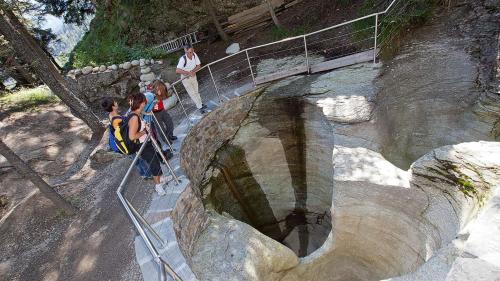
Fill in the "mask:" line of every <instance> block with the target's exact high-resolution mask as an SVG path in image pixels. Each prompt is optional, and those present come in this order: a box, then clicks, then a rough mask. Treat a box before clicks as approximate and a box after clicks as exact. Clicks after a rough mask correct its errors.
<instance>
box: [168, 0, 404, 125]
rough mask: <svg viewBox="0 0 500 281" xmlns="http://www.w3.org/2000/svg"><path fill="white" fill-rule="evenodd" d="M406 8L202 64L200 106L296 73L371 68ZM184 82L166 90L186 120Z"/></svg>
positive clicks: (188, 106)
mask: <svg viewBox="0 0 500 281" xmlns="http://www.w3.org/2000/svg"><path fill="white" fill-rule="evenodd" d="M408 5H409V2H406V1H402V0H392V1H386V2H385V3H382V4H381V5H379V6H382V7H383V8H384V10H383V11H381V12H376V13H372V14H369V15H366V16H363V17H360V18H357V19H354V20H350V21H346V22H343V23H340V24H337V25H334V26H331V27H328V28H324V29H321V30H318V31H314V32H311V33H308V34H304V35H300V36H295V37H290V38H286V39H283V40H280V41H276V42H271V43H267V44H263V45H259V46H254V47H250V48H247V49H244V50H240V51H239V52H237V53H234V54H231V55H228V56H226V57H224V58H221V59H218V60H216V61H213V62H210V63H208V64H205V65H204V66H203V67H201V68H200V69H199V70H198V71H197V78H198V82H199V87H200V89H199V92H200V94H201V96H202V99H203V101H204V103H206V102H207V101H212V103H213V101H214V100H217V101H218V102H217V104H216V105H218V104H220V103H222V102H224V101H225V100H228V99H230V98H231V97H232V96H233V95H232V93H233V92H234V91H235V90H238V89H240V88H242V87H243V86H245V85H246V86H247V87H246V89H247V90H248V89H251V88H255V87H256V86H257V85H259V84H264V83H267V82H271V81H273V80H277V79H281V78H285V77H289V76H293V75H297V74H301V73H316V72H321V71H326V70H331V69H335V68H339V67H343V66H347V65H351V64H355V63H360V62H368V61H373V63H376V61H377V57H378V54H379V51H380V49H381V48H383V47H385V46H386V45H387V44H388V42H390V39H391V38H392V37H393V36H394V35H395V32H396V31H397V30H398V28H399V27H401V25H403V24H404V22H403V21H401V20H400V19H399V16H400V15H401V13H403V12H404V11H405V9H406V8H407V7H408ZM183 79H186V78H183ZM183 79H179V80H177V81H175V82H173V83H172V84H171V85H170V89H171V90H172V92H173V93H174V94H175V95H176V96H177V99H178V100H179V103H180V109H181V110H182V111H181V112H180V113H182V114H183V116H184V117H183V118H189V116H190V115H191V113H193V112H194V111H195V110H196V108H195V106H194V103H193V102H192V101H191V100H190V99H189V97H188V95H187V92H186V91H185V89H184V87H181V86H180V84H182V81H183ZM248 85H250V86H248ZM243 88H245V87H243ZM239 94H240V93H239ZM239 94H238V95H239ZM182 97H184V98H182Z"/></svg>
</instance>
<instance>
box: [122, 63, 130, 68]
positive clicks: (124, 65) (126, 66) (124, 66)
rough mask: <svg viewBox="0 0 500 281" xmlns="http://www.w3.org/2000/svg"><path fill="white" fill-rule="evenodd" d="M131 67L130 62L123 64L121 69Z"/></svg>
mask: <svg viewBox="0 0 500 281" xmlns="http://www.w3.org/2000/svg"><path fill="white" fill-rule="evenodd" d="M131 67H132V63H130V62H125V63H123V69H130V68H131Z"/></svg>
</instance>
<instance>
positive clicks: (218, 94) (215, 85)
mask: <svg viewBox="0 0 500 281" xmlns="http://www.w3.org/2000/svg"><path fill="white" fill-rule="evenodd" d="M207 67H208V72H210V77H211V78H212V82H213V83H214V87H215V91H216V92H217V96H218V97H219V102H220V103H221V104H222V98H221V97H220V93H219V89H218V88H217V84H215V79H214V75H213V74H212V69H211V68H210V65H207Z"/></svg>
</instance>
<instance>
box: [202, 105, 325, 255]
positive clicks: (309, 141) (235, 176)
mask: <svg viewBox="0 0 500 281" xmlns="http://www.w3.org/2000/svg"><path fill="white" fill-rule="evenodd" d="M269 99H271V101H270V100H269ZM244 123H245V124H243V126H242V127H241V128H240V132H239V133H238V135H245V136H251V137H250V138H247V140H246V141H248V142H250V143H243V144H241V143H238V140H235V141H233V142H231V143H229V144H227V145H225V146H224V147H222V148H221V149H220V150H219V152H218V154H217V156H216V160H215V161H214V162H213V164H212V168H215V170H217V171H218V172H217V173H215V174H216V175H215V176H214V177H212V179H211V180H210V185H211V192H210V195H209V196H208V200H206V201H207V202H205V203H206V204H209V205H211V206H212V207H213V208H214V209H215V210H216V211H217V212H219V213H221V214H223V213H226V214H229V215H230V216H232V217H233V218H235V219H238V220H240V221H243V222H245V223H247V224H249V225H251V226H252V227H254V228H255V229H257V230H259V231H260V232H261V233H263V234H265V235H267V236H268V237H271V238H273V239H274V240H276V241H278V242H280V243H282V244H283V245H285V246H287V247H289V248H290V249H292V250H293V251H294V252H295V253H296V254H297V255H298V256H299V257H304V256H307V255H309V254H310V253H312V252H313V251H314V250H316V249H318V248H319V247H321V245H322V244H323V243H324V241H325V240H326V238H327V237H328V234H329V233H330V230H331V227H332V226H331V218H330V208H331V198H332V194H331V190H332V188H331V186H332V184H333V179H332V173H333V167H332V164H331V155H328V154H327V153H326V154H324V153H322V151H323V150H326V151H328V150H329V151H330V154H331V148H332V147H333V146H332V143H329V141H327V140H328V139H330V138H331V135H332V132H331V128H330V127H329V125H328V124H327V122H325V120H324V117H323V116H322V114H321V112H320V111H318V109H317V108H316V107H315V106H314V105H311V104H308V103H307V102H306V101H305V100H303V99H300V98H295V97H288V98H265V99H264V100H262V101H261V102H257V103H256V106H255V107H254V109H253V110H252V112H251V113H250V116H249V117H248V118H247V120H246V122H244ZM318 128H319V130H317V129H318ZM316 130H317V131H316ZM236 138H238V137H236ZM256 144H257V145H256ZM318 146H320V147H321V149H317V148H318ZM269 153H275V154H276V157H271V158H270V159H269V156H270V155H261V156H263V157H264V158H262V157H261V156H259V154H269ZM247 159H250V160H247ZM249 161H251V163H249ZM318 166H323V168H322V169H317V167H318ZM322 171H326V173H327V174H323V173H322Z"/></svg>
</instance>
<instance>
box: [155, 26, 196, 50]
mask: <svg viewBox="0 0 500 281" xmlns="http://www.w3.org/2000/svg"><path fill="white" fill-rule="evenodd" d="M198 42H200V41H199V40H198V36H196V31H195V32H191V33H188V34H186V35H184V36H181V37H178V38H175V39H173V40H170V41H168V42H165V43H162V44H159V45H156V46H153V47H151V49H153V50H154V49H160V50H164V51H166V52H167V54H170V53H173V52H176V51H178V50H181V49H182V48H183V47H184V46H185V45H186V44H190V45H194V44H196V43H198Z"/></svg>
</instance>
